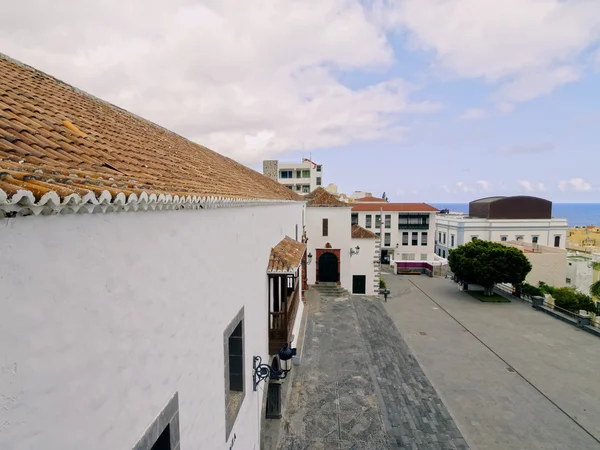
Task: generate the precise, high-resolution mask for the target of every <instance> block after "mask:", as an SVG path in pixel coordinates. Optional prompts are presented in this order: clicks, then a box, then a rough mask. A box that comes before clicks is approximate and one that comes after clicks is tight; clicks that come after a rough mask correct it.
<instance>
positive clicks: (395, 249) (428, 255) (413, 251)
mask: <svg viewBox="0 0 600 450" xmlns="http://www.w3.org/2000/svg"><path fill="white" fill-rule="evenodd" d="M375 207H376V206H375ZM415 213H416V212H415ZM355 214H358V224H359V225H360V226H361V227H363V228H366V229H367V230H370V231H372V232H373V233H380V234H381V248H382V249H387V250H388V251H389V252H390V254H391V255H392V257H391V259H395V260H402V259H403V255H409V257H410V258H414V259H413V260H414V261H420V260H423V261H432V260H433V259H434V254H435V237H434V230H435V216H436V214H435V213H420V214H429V228H428V229H424V230H423V229H418V230H399V229H398V214H401V213H400V212H397V211H396V212H386V211H383V213H382V212H380V210H375V211H370V212H363V211H361V212H358V213H355ZM368 215H370V216H371V227H367V216H368ZM377 215H381V224H382V225H381V227H376V226H375V225H376V216H377ZM386 215H389V216H390V227H389V228H386V227H385V216H386ZM403 232H408V245H404V244H403V243H402V242H403V240H402V233H403ZM413 232H414V233H418V235H417V237H418V240H417V245H412V233H413ZM386 233H390V244H389V245H385V234H386ZM423 233H427V245H422V242H423ZM423 256H424V258H423ZM410 258H409V260H410Z"/></svg>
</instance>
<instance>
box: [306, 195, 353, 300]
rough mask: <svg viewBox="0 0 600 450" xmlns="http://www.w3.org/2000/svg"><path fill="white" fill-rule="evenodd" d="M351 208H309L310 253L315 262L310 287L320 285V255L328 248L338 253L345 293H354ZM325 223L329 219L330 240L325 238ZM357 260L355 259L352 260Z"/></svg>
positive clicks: (308, 269)
mask: <svg viewBox="0 0 600 450" xmlns="http://www.w3.org/2000/svg"><path fill="white" fill-rule="evenodd" d="M350 210H351V207H339V206H338V207H320V206H315V207H311V206H308V207H307V208H306V213H305V214H306V236H307V237H308V243H307V251H308V253H312V255H313V262H312V264H310V265H309V266H308V267H307V275H308V284H315V282H316V281H317V263H318V253H319V252H318V251H317V250H323V249H326V248H328V244H329V246H330V247H329V248H331V249H332V250H339V251H340V257H339V264H340V284H341V286H342V287H343V288H344V289H347V290H351V289H352V269H351V264H350V248H352V234H351V225H350ZM323 219H327V236H324V235H323ZM352 258H354V256H353V257H352Z"/></svg>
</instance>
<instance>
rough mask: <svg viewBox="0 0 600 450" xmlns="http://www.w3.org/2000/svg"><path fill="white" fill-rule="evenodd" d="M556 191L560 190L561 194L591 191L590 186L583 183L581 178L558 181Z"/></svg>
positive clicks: (585, 182)
mask: <svg viewBox="0 0 600 450" xmlns="http://www.w3.org/2000/svg"><path fill="white" fill-rule="evenodd" d="M558 189H560V190H561V191H563V192H566V191H577V192H587V191H591V190H592V185H591V184H590V183H588V182H587V181H585V180H584V179H583V178H571V179H569V180H563V181H560V182H559V183H558Z"/></svg>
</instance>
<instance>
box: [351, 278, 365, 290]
mask: <svg viewBox="0 0 600 450" xmlns="http://www.w3.org/2000/svg"><path fill="white" fill-rule="evenodd" d="M352 293H353V294H366V293H367V276H366V275H352Z"/></svg>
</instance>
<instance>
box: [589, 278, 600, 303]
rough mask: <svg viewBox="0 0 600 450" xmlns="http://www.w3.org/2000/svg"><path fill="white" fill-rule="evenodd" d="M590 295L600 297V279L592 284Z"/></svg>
mask: <svg viewBox="0 0 600 450" xmlns="http://www.w3.org/2000/svg"><path fill="white" fill-rule="evenodd" d="M590 295H591V296H592V297H596V298H597V299H600V280H598V281H596V282H595V283H593V284H592V285H591V286H590Z"/></svg>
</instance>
